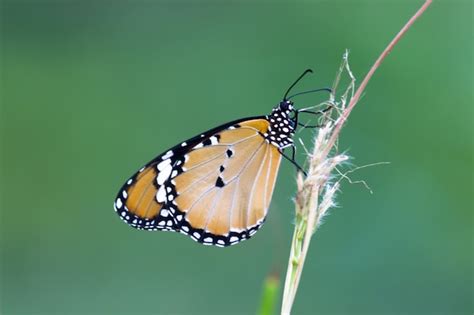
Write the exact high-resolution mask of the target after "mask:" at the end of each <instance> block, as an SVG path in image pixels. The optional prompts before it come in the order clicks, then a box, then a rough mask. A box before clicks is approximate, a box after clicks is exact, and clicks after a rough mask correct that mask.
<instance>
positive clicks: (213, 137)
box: [209, 136, 219, 145]
mask: <svg viewBox="0 0 474 315" xmlns="http://www.w3.org/2000/svg"><path fill="white" fill-rule="evenodd" d="M209 140H211V144H212V145H214V144H218V143H219V141H218V140H217V137H216V136H212V137H210V138H209Z"/></svg>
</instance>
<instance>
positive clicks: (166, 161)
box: [156, 159, 171, 171]
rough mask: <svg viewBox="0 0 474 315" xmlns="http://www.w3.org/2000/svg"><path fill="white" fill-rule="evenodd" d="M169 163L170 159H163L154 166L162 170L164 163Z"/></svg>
mask: <svg viewBox="0 0 474 315" xmlns="http://www.w3.org/2000/svg"><path fill="white" fill-rule="evenodd" d="M170 163H171V160H170V159H167V160H164V161H162V162H160V163H159V164H158V166H157V167H156V168H157V169H158V171H162V170H163V168H164V167H165V166H166V165H168V164H170Z"/></svg>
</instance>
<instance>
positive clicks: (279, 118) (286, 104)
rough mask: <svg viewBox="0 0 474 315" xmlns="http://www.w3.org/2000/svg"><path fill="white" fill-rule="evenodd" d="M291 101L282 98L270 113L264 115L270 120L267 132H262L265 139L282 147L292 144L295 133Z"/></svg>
mask: <svg viewBox="0 0 474 315" xmlns="http://www.w3.org/2000/svg"><path fill="white" fill-rule="evenodd" d="M294 112H295V110H294V108H293V103H292V102H291V101H288V100H283V101H282V102H280V104H278V106H277V107H275V108H273V110H272V113H271V114H270V115H268V116H265V119H267V120H268V121H269V122H270V126H269V127H268V132H266V133H265V134H264V137H265V139H266V140H267V141H268V142H269V143H271V144H273V145H274V146H276V147H278V148H280V149H284V148H286V147H289V146H292V145H293V136H294V134H295V128H296V121H295V117H293V118H291V117H290V116H291V115H292V114H293V115H294Z"/></svg>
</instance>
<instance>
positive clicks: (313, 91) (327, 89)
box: [288, 88, 332, 100]
mask: <svg viewBox="0 0 474 315" xmlns="http://www.w3.org/2000/svg"><path fill="white" fill-rule="evenodd" d="M321 91H326V92H329V93H332V90H331V89H330V88H322V89H316V90H310V91H305V92H300V93H296V94H293V95H291V96H290V97H288V99H289V100H290V99H292V98H293V97H295V96H298V95H303V94H308V93H315V92H321Z"/></svg>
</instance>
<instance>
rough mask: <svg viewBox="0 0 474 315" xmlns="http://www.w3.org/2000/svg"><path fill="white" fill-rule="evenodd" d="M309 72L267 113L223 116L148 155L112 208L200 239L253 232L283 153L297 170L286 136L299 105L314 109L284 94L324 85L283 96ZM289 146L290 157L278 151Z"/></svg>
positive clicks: (217, 240)
mask: <svg viewBox="0 0 474 315" xmlns="http://www.w3.org/2000/svg"><path fill="white" fill-rule="evenodd" d="M309 72H312V71H311V70H310V69H308V70H306V71H305V72H304V73H303V74H301V75H300V76H299V77H298V79H297V80H296V81H295V82H294V83H293V84H292V85H291V86H290V87H289V88H288V90H287V91H286V93H285V96H284V97H283V100H282V101H281V102H279V104H278V105H277V106H276V107H275V108H273V110H272V112H271V113H270V114H269V115H266V116H256V117H249V118H243V119H238V120H235V121H232V122H229V123H226V124H223V125H221V126H218V127H216V128H213V129H211V130H208V131H206V132H204V133H202V134H200V135H198V136H195V137H193V138H191V139H189V140H186V141H184V142H182V143H180V144H178V145H176V146H174V147H172V148H171V149H169V150H167V151H165V152H164V153H162V154H160V155H158V156H157V157H156V158H154V159H153V160H151V161H150V162H149V163H147V164H146V165H145V166H143V167H142V168H141V169H140V170H139V171H138V172H136V173H135V174H134V175H133V176H132V177H130V178H129V179H128V180H127V181H126V183H125V184H124V185H123V186H122V188H121V189H120V191H119V193H118V195H117V197H116V199H115V201H114V209H115V212H116V213H117V214H118V215H119V217H120V218H121V219H122V220H123V221H125V222H126V223H127V224H129V225H130V226H132V227H134V228H136V229H139V230H148V231H174V232H180V233H182V234H185V235H188V236H190V237H191V238H192V239H193V240H195V241H197V242H199V243H202V244H204V245H215V246H220V247H224V246H229V245H234V244H237V243H239V242H240V241H243V240H246V239H249V238H250V237H252V235H254V234H255V233H256V232H257V231H258V229H259V228H260V227H261V226H262V224H263V223H264V221H265V217H266V215H267V212H268V208H269V205H270V201H271V199H272V194H273V189H274V187H275V181H276V178H277V174H278V170H279V167H280V162H281V158H282V156H283V157H285V158H287V159H288V160H290V161H291V162H292V163H293V164H294V165H296V166H297V168H299V169H300V170H301V168H300V167H299V166H298V164H296V162H295V161H294V153H295V151H294V144H293V135H294V133H295V130H296V128H297V126H298V125H302V124H301V123H299V122H298V113H301V112H306V113H313V114H316V113H315V112H312V111H308V110H297V109H295V108H294V107H293V102H292V101H290V99H291V98H292V97H293V96H296V95H300V94H303V93H308V92H314V91H320V90H329V89H319V90H313V91H307V92H303V93H298V94H295V95H293V96H291V97H287V95H288V93H289V92H290V90H291V89H292V88H293V87H294V86H295V85H296V83H297V82H298V81H299V80H300V79H301V78H302V77H303V76H304V75H305V74H307V73H309ZM329 91H330V90H329ZM320 112H322V111H320ZM320 112H319V113H320ZM288 147H292V148H293V155H292V157H291V158H290V157H287V156H286V155H285V154H284V153H283V150H284V149H285V148H288Z"/></svg>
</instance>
